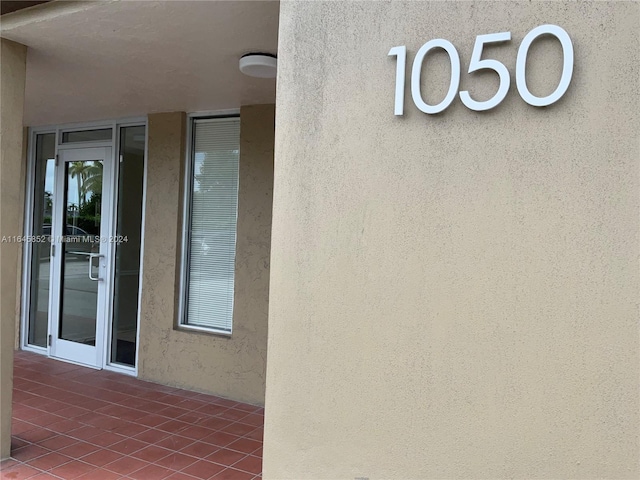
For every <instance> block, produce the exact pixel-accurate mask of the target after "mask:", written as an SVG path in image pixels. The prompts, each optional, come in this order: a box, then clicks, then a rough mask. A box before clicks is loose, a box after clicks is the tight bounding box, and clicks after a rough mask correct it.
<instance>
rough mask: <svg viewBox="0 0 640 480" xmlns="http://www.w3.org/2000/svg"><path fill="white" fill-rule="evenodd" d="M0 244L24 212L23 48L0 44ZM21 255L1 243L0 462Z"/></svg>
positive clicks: (6, 437)
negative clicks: (0, 240)
mask: <svg viewBox="0 0 640 480" xmlns="http://www.w3.org/2000/svg"><path fill="white" fill-rule="evenodd" d="M0 48H1V51H0V238H1V237H3V236H14V235H21V234H22V219H23V212H24V188H25V184H24V175H25V168H24V167H25V161H24V157H23V152H24V150H23V146H24V145H23V141H24V140H23V125H22V119H23V108H24V85H25V74H26V58H27V47H25V46H24V45H20V44H17V43H14V42H11V41H8V40H5V39H1V47H0ZM20 252H21V249H20V248H19V245H18V244H17V243H0V272H1V273H0V458H2V459H4V458H7V457H8V456H9V455H10V453H11V398H12V390H13V351H14V347H15V333H16V318H17V316H18V315H19V311H18V309H17V308H16V305H19V303H18V299H19V296H20V283H19V273H18V272H19V269H20V258H21V255H20Z"/></svg>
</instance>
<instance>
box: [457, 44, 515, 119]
mask: <svg viewBox="0 0 640 480" xmlns="http://www.w3.org/2000/svg"><path fill="white" fill-rule="evenodd" d="M509 40H511V32H501V33H489V34H487V35H478V36H477V37H476V43H475V45H474V46H473V53H472V55H471V62H469V73H473V72H476V71H478V70H493V71H495V72H496V73H497V74H498V75H499V76H500V87H499V88H498V92H497V93H496V94H495V95H494V96H493V98H490V99H489V100H487V101H485V102H478V101H476V100H474V99H473V98H471V95H469V92H468V91H467V90H464V91H462V92H460V100H462V103H464V104H465V105H466V106H467V108H469V109H470V110H475V111H476V112H482V111H485V110H490V109H492V108H493V107H496V106H497V105H499V104H500V102H502V100H504V97H506V96H507V93H508V92H509V83H510V81H511V80H510V77H509V70H507V67H505V66H504V64H502V63H500V62H499V61H497V60H480V57H481V56H482V48H483V47H484V45H485V44H487V43H502V42H508V41H509Z"/></svg>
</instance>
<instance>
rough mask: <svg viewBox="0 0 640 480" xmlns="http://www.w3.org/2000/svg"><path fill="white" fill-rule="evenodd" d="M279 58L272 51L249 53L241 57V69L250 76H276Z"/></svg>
mask: <svg viewBox="0 0 640 480" xmlns="http://www.w3.org/2000/svg"><path fill="white" fill-rule="evenodd" d="M277 66H278V60H277V58H276V56H275V55H271V54H270V53H247V54H246V55H243V56H242V57H241V58H240V71H241V72H242V73H244V74H245V75H249V76H250V77H258V78H275V77H276V72H277Z"/></svg>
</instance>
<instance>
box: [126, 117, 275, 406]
mask: <svg viewBox="0 0 640 480" xmlns="http://www.w3.org/2000/svg"><path fill="white" fill-rule="evenodd" d="M274 115H275V112H274V105H253V106H247V107H243V108H242V109H241V112H240V171H239V193H238V226H237V243H236V269H235V291H234V312H233V334H232V336H231V337H224V336H216V335H210V334H207V333H199V332H194V331H186V330H181V329H179V328H176V326H177V315H178V301H179V266H180V243H181V238H180V237H181V232H182V219H181V212H182V206H183V201H184V199H183V196H184V195H183V193H182V190H183V172H184V147H185V145H184V142H185V141H186V136H185V132H184V128H185V126H186V118H185V116H184V114H180V113H169V114H154V115H149V123H148V125H149V127H148V128H149V145H148V168H147V171H148V175H147V187H146V188H147V191H146V212H145V230H144V231H145V233H144V253H143V283H142V297H141V322H140V342H139V345H140V347H139V348H140V352H139V377H140V378H142V379H147V380H152V381H157V382H160V383H163V384H167V385H174V386H177V387H182V388H188V389H192V390H197V391H202V392H207V393H213V394H215V395H220V396H222V397H226V398H231V399H234V400H238V401H243V402H248V403H252V404H256V405H263V404H264V389H265V368H266V367H265V362H266V350H267V314H268V300H269V256H270V235H271V202H272V192H273V139H274Z"/></svg>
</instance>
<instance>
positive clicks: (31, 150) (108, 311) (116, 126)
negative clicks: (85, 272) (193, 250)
mask: <svg viewBox="0 0 640 480" xmlns="http://www.w3.org/2000/svg"><path fill="white" fill-rule="evenodd" d="M131 126H144V127H145V151H144V180H143V187H142V188H143V192H142V202H143V205H142V225H144V219H145V213H146V208H145V206H146V190H147V168H148V165H147V158H148V157H147V156H148V141H147V139H148V128H147V127H148V125H147V118H146V117H135V118H122V119H116V120H112V121H107V122H104V121H99V122H84V123H73V124H64V125H52V126H43V127H31V128H29V143H28V152H27V155H28V163H27V188H26V191H25V211H24V215H25V217H24V235H25V236H32V235H33V232H34V226H33V212H34V194H35V159H36V148H35V147H36V138H37V135H41V134H47V133H49V134H54V135H55V145H56V147H55V153H56V155H58V154H59V153H60V152H61V151H62V150H72V149H84V148H89V147H110V148H111V156H112V159H113V160H112V166H113V172H112V173H113V174H112V175H111V182H110V187H111V192H112V195H111V199H110V204H109V205H107V204H106V203H105V199H104V198H103V203H102V212H103V214H104V215H103V218H104V220H103V221H109V222H110V224H111V225H112V228H114V229H115V225H116V223H115V222H116V219H117V211H118V209H117V185H118V175H119V162H117V161H116V159H117V158H118V156H119V154H120V131H121V128H122V127H131ZM100 128H112V132H113V134H112V139H111V140H110V141H98V142H81V143H75V144H71V143H69V144H63V143H62V141H61V140H62V134H63V133H64V132H67V131H80V130H93V129H100ZM59 163H60V162H59ZM57 175H58V171H57V170H56V176H57ZM55 195H56V196H57V197H59V195H57V192H56V194H55ZM54 209H55V206H54ZM107 209H108V210H107ZM108 214H109V215H108ZM107 217H108V219H107ZM52 233H53V232H52ZM144 240H145V232H144V228H142V231H141V245H140V251H141V256H142V252H144ZM106 245H107V246H108V248H109V251H110V260H111V261H110V262H109V265H107V268H108V270H107V274H108V276H107V277H105V279H108V281H105V283H106V284H107V288H106V290H105V292H106V295H105V299H106V301H105V309H104V311H105V318H106V321H104V322H102V323H103V324H104V325H103V328H102V329H100V331H96V347H98V337H99V336H101V337H102V341H101V342H100V344H99V350H100V353H99V357H98V359H99V360H98V362H97V366H96V367H94V368H98V369H100V368H104V369H105V370H111V371H115V372H118V373H123V374H126V375H133V376H137V373H138V356H139V350H140V349H139V345H140V343H139V337H140V309H138V318H137V332H136V345H137V347H136V361H135V367H130V366H128V365H122V364H118V363H112V362H111V361H110V347H109V346H110V345H111V335H112V332H111V330H112V318H113V317H112V309H113V279H114V267H115V258H114V256H115V244H113V243H109V242H107V244H106ZM23 247H24V248H23V264H22V298H21V309H20V312H21V313H20V317H21V318H20V327H21V328H20V347H21V349H22V350H25V351H31V352H34V353H38V354H43V355H47V356H53V355H52V353H53V352H52V346H49V345H47V346H45V347H40V346H38V345H32V344H29V313H30V308H31V306H30V303H31V298H30V295H31V260H32V249H31V248H29V245H28V244H24V245H23ZM56 248H59V247H56ZM56 253H57V252H56ZM53 264H54V261H53V259H52V262H51V275H50V278H51V281H53V280H54V278H55V277H54V276H53V273H54V272H53V268H54V266H53ZM142 269H143V265H142V257H141V258H140V274H139V292H138V303H139V304H140V297H141V295H142V288H143V283H142V277H143V272H142ZM56 281H57V280H56ZM54 291H55V289H54V288H50V291H49V297H50V298H49V322H48V323H49V325H48V328H49V332H48V333H49V334H52V336H53V333H54V331H53V328H52V320H53V319H52V314H53V312H54V310H53V304H52V299H51V297H52V295H53V292H54ZM51 343H53V342H51ZM61 360H62V359H61ZM63 361H68V360H63ZM72 363H74V362H72Z"/></svg>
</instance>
